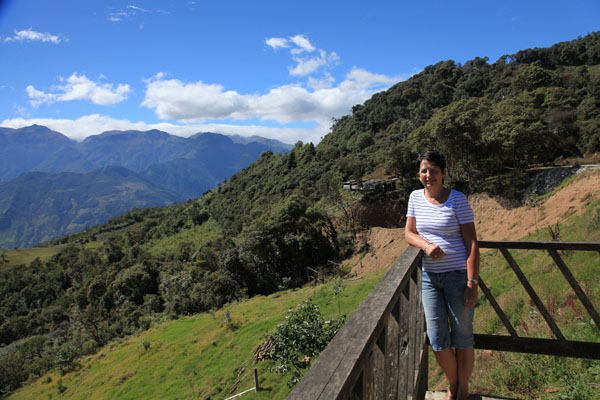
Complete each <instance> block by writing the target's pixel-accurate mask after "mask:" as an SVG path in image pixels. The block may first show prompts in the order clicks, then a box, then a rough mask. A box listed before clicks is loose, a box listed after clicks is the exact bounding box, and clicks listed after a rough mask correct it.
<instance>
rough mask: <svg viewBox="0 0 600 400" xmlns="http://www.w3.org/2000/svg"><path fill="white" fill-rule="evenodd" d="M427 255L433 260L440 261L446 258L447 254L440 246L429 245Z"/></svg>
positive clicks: (426, 250) (426, 249)
mask: <svg viewBox="0 0 600 400" xmlns="http://www.w3.org/2000/svg"><path fill="white" fill-rule="evenodd" d="M425 254H427V256H428V257H430V258H431V259H432V260H440V259H442V258H444V257H445V256H446V253H445V252H444V250H442V248H441V247H440V246H438V245H437V244H434V243H429V244H428V245H427V246H425Z"/></svg>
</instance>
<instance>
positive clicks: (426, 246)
mask: <svg viewBox="0 0 600 400" xmlns="http://www.w3.org/2000/svg"><path fill="white" fill-rule="evenodd" d="M404 237H405V238H406V241H407V242H408V244H410V245H412V246H415V247H418V248H420V249H421V250H423V251H424V252H425V254H427V255H428V256H429V257H431V258H434V259H437V260H439V259H440V258H442V257H444V256H445V255H446V253H444V251H443V250H442V249H441V248H440V247H439V246H438V245H437V244H435V243H431V242H429V241H428V240H427V239H425V238H424V237H423V236H421V235H419V232H417V219H416V218H415V217H406V227H405V228H404Z"/></svg>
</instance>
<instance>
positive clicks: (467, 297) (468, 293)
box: [464, 282, 477, 308]
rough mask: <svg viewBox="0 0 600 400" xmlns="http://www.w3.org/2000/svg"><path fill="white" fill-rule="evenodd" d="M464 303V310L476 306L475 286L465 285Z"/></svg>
mask: <svg viewBox="0 0 600 400" xmlns="http://www.w3.org/2000/svg"><path fill="white" fill-rule="evenodd" d="M464 301H465V307H466V308H473V307H475V304H477V284H472V283H471V282H469V283H467V287H466V288H465V294H464Z"/></svg>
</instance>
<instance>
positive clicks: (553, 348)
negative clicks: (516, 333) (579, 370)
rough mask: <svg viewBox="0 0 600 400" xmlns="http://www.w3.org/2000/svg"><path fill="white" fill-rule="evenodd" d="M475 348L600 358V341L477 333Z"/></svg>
mask: <svg viewBox="0 0 600 400" xmlns="http://www.w3.org/2000/svg"><path fill="white" fill-rule="evenodd" d="M475 348H476V349H480V350H498V351H510V352H515V353H528V354H544V355H549V356H562V357H576V358H587V359H593V360H600V343H593V342H577V341H565V342H561V341H558V340H555V339H539V338H527V337H519V338H517V339H515V338H512V337H510V336H500V335H483V334H475Z"/></svg>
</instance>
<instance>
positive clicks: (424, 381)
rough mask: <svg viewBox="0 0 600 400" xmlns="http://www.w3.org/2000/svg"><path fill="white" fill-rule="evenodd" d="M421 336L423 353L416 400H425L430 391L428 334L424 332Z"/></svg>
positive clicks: (416, 382)
mask: <svg viewBox="0 0 600 400" xmlns="http://www.w3.org/2000/svg"><path fill="white" fill-rule="evenodd" d="M419 336H421V343H422V346H421V351H420V354H419V370H418V372H417V377H416V379H415V395H414V398H415V399H416V400H423V399H424V398H425V395H426V393H427V389H428V382H429V380H428V375H429V343H427V333H426V332H425V331H423V334H422V335H419Z"/></svg>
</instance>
